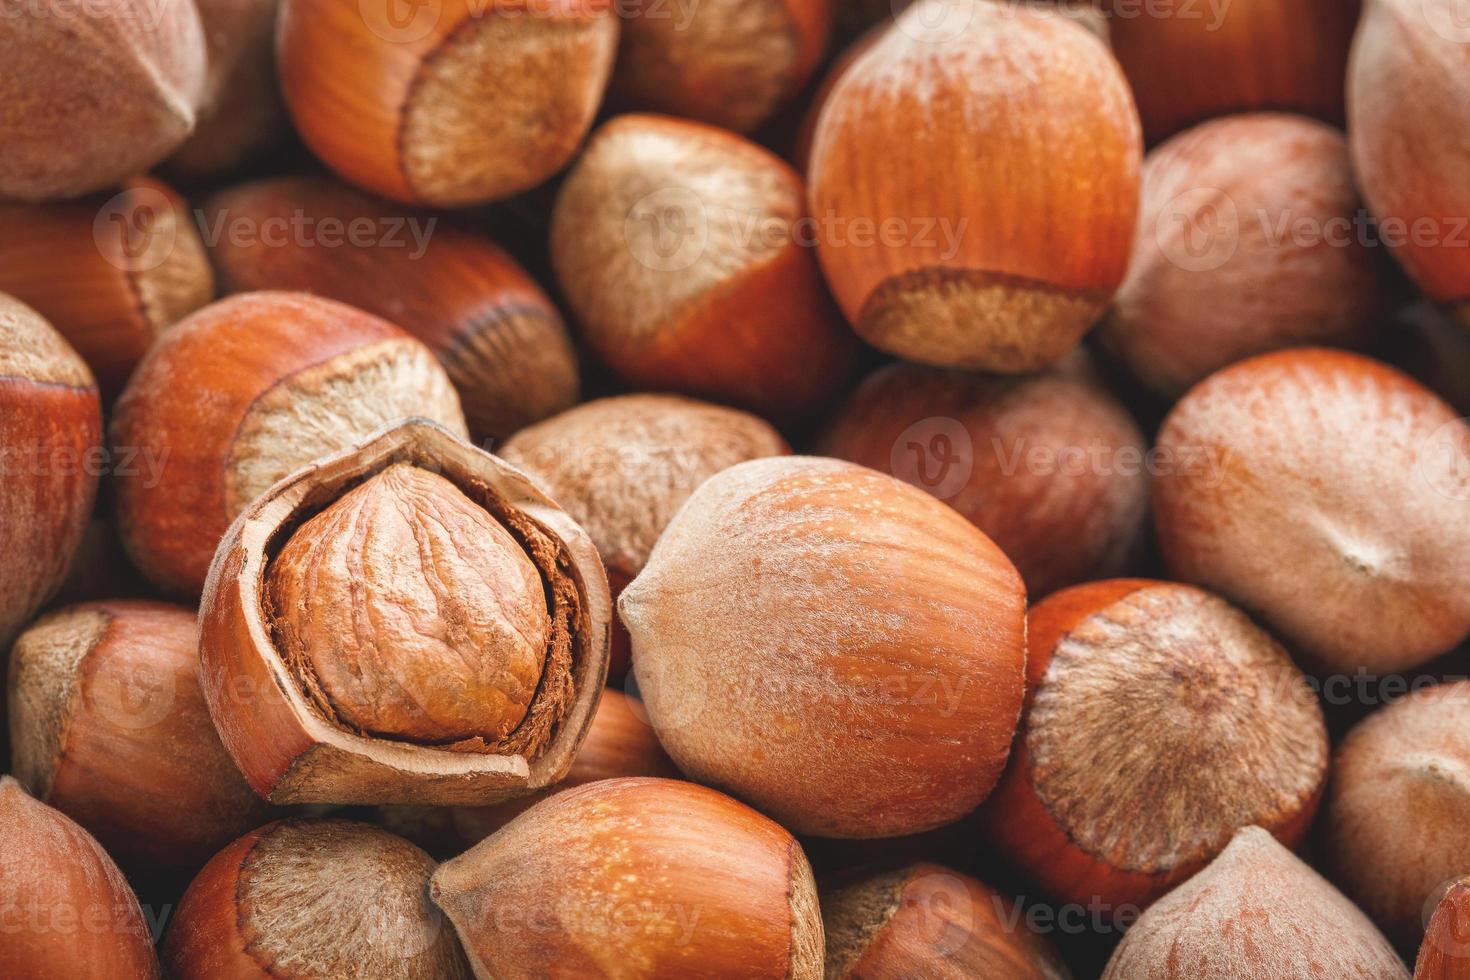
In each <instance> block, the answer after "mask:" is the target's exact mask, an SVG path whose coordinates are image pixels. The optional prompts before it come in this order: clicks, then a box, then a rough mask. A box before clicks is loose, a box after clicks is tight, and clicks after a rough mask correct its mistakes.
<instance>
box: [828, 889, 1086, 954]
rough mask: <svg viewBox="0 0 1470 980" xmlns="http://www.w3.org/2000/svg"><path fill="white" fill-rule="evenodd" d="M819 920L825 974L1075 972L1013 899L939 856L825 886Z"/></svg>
mask: <svg viewBox="0 0 1470 980" xmlns="http://www.w3.org/2000/svg"><path fill="white" fill-rule="evenodd" d="M1013 916H1014V917H1013ZM822 922H823V925H824V927H825V930H826V934H827V970H826V976H827V978H828V980H902V978H905V977H926V978H929V980H968V978H975V977H979V978H995V980H1000V978H1005V980H1070V978H1071V976H1072V974H1071V973H1070V972H1069V971H1068V970H1067V967H1066V965H1065V964H1064V963H1063V962H1062V958H1061V957H1060V956H1058V955H1057V951H1056V950H1055V949H1054V948H1053V946H1052V944H1051V943H1050V942H1049V941H1048V940H1047V939H1046V937H1045V936H1043V935H1042V934H1040V933H1038V932H1034V931H1032V930H1031V929H1030V928H1029V927H1028V926H1027V925H1026V923H1025V922H1024V920H1023V919H1022V917H1021V912H1020V910H1018V909H1017V908H1016V907H1015V903H1013V902H1011V901H1010V900H1008V899H1007V898H1006V897H1005V896H1003V895H1001V894H1000V893H999V892H997V891H995V890H994V889H992V888H990V887H988V886H987V885H985V884H982V883H981V882H979V881H976V880H975V879H974V878H971V877H970V876H968V875H962V874H960V873H959V872H957V871H951V870H950V869H949V868H946V867H943V866H942V865H938V864H930V863H927V862H920V863H917V864H908V865H904V866H903V867H900V868H897V869H893V870H884V871H875V872H868V873H865V874H863V875H861V876H859V877H857V878H856V879H855V880H852V881H848V882H844V883H843V884H841V885H840V886H838V887H835V888H832V889H831V890H826V889H824V890H823V894H822Z"/></svg>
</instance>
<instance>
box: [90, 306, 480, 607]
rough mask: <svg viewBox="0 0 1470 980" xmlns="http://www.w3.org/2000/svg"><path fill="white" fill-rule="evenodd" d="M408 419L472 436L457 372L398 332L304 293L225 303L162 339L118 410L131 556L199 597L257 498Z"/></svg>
mask: <svg viewBox="0 0 1470 980" xmlns="http://www.w3.org/2000/svg"><path fill="white" fill-rule="evenodd" d="M200 390H207V391H208V392H209V397H208V398H200V397H199V396H198V394H197V392H198V391H200ZM409 416H423V417H426V418H429V419H432V420H434V421H436V422H438V423H440V424H441V425H444V426H446V427H448V428H449V429H450V430H451V431H453V432H455V433H456V434H457V435H461V436H462V435H465V434H466V427H465V422H464V415H463V412H462V411H461V409H460V403H459V397H458V395H456V394H455V391H454V386H453V384H452V383H451V382H450V380H449V377H448V375H447V374H446V373H445V372H444V369H443V368H442V367H441V366H440V364H439V362H438V360H437V359H435V357H434V355H433V354H432V353H431V352H430V351H429V349H428V348H427V347H425V346H424V345H423V344H422V343H420V342H419V341H417V340H415V339H414V338H413V337H411V336H409V335H408V334H407V333H405V332H404V331H403V330H401V329H399V328H398V327H395V326H393V325H392V324H390V323H388V322H387V321H385V320H380V319H378V318H377V317H375V316H372V315H370V314H367V313H364V312H362V311H361V310H357V309H354V308H352V307H350V306H347V305H345V304H343V303H338V302H335V301H333V300H327V299H321V298H318V297H315V296H309V295H306V294H305V293H285V292H258V293H244V294H241V295H238V296H232V297H229V298H228V299H223V300H220V301H219V302H217V303H213V304H211V305H209V306H207V307H205V308H204V309H202V310H200V311H198V312H197V313H195V314H193V315H192V316H190V317H188V318H186V319H185V320H184V321H183V322H181V323H179V324H178V325H177V326H175V327H174V328H173V329H171V330H169V331H168V332H166V333H165V334H164V335H163V336H162V337H161V338H160V339H159V341H158V343H156V344H155V345H154V346H153V348H152V349H151V350H150V351H149V352H148V354H147V356H146V357H145V358H144V359H143V362H142V363H141V364H140V365H139V366H138V369H137V371H136V372H134V374H133V377H132V380H131V381H129V383H128V386H127V388H126V389H125V390H124V391H123V394H122V397H121V398H119V399H118V402H117V407H116V410H115V411H114V413H113V418H112V430H111V436H112V445H113V447H114V448H115V449H116V450H117V451H118V452H120V453H122V452H127V453H128V454H129V456H130V460H131V462H132V463H133V464H134V465H133V466H132V467H131V468H130V471H129V472H127V473H125V474H124V473H120V474H119V479H118V480H117V481H116V487H117V514H118V529H119V531H120V532H121V534H122V536H123V543H124V545H125V546H126V547H127V550H128V554H129V556H130V557H131V558H132V559H133V561H134V563H135V564H137V566H138V567H139V568H140V569H141V570H142V571H143V573H144V574H145V575H147V576H148V577H149V578H150V579H151V580H152V581H153V582H154V583H155V584H157V585H158V586H159V587H161V588H163V589H164V590H166V591H168V592H170V593H175V594H179V595H189V596H193V595H198V593H199V590H200V588H201V587H202V586H203V584H204V576H205V574H206V573H207V572H208V570H209V562H210V559H211V558H212V557H213V556H214V551H215V547H216V545H218V544H219V540H220V538H221V537H223V536H224V533H225V531H226V530H227V529H228V528H229V526H230V522H231V521H233V520H234V519H235V518H236V517H237V516H238V515H239V514H240V512H241V511H243V510H244V509H245V508H246V507H247V506H248V505H249V504H250V502H251V501H252V500H254V499H255V498H256V497H257V496H259V495H260V494H261V493H263V492H264V491H265V490H267V489H268V488H269V487H270V486H271V484H273V483H275V482H276V481H277V480H279V479H281V478H282V477H285V476H287V475H289V474H290V473H292V472H294V471H295V470H297V469H299V468H300V467H302V466H305V465H306V464H307V463H310V462H311V461H312V460H314V459H317V458H319V457H321V456H326V455H330V454H331V453H334V452H337V451H339V450H342V449H345V448H347V447H348V446H351V445H354V444H355V443H357V442H359V441H361V440H362V439H364V438H366V437H367V436H368V435H370V434H372V433H373V432H375V431H376V430H378V429H379V428H381V427H382V426H384V425H388V424H390V423H393V422H395V421H398V420H399V419H403V418H407V417H409Z"/></svg>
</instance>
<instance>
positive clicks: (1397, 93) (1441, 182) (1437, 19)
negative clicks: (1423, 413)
mask: <svg viewBox="0 0 1470 980" xmlns="http://www.w3.org/2000/svg"><path fill="white" fill-rule="evenodd" d="M1467 57H1470V32H1467V31H1466V29H1465V13H1464V10H1463V8H1460V7H1458V6H1457V5H1456V0H1367V3H1365V4H1364V14H1363V23H1362V25H1361V26H1360V27H1359V29H1358V35H1357V40H1356V41H1355V42H1354V44H1353V52H1352V63H1351V66H1350V69H1349V72H1348V115H1349V119H1348V135H1349V137H1350V140H1351V142H1352V150H1353V167H1354V168H1355V170H1356V171H1357V175H1358V183H1359V185H1360V186H1361V187H1362V188H1363V196H1364V197H1365V198H1366V199H1367V201H1368V207H1369V209H1370V210H1372V212H1373V215H1374V217H1376V218H1377V219H1378V226H1379V229H1380V231H1381V232H1382V233H1383V238H1384V241H1386V242H1387V243H1388V244H1389V245H1390V247H1392V249H1393V254H1394V255H1395V257H1397V258H1398V260H1399V261H1400V262H1401V263H1402V264H1403V266H1404V268H1405V269H1407V270H1408V272H1409V275H1410V277H1412V278H1413V280H1414V281H1415V282H1416V283H1417V284H1418V285H1419V288H1420V289H1422V290H1424V292H1425V294H1426V295H1428V296H1429V298H1430V299H1432V300H1434V301H1435V302H1437V303H1442V304H1444V305H1445V306H1446V307H1448V308H1449V309H1450V310H1451V311H1452V312H1454V313H1455V314H1456V315H1457V316H1458V318H1459V320H1460V322H1461V323H1462V324H1464V325H1465V326H1466V327H1470V248H1467V247H1466V241H1465V235H1466V221H1467V220H1470V186H1467V181H1466V180H1465V171H1464V163H1465V131H1464V121H1465V119H1466V118H1467V117H1470V73H1467V72H1466V70H1465V65H1466V59H1467Z"/></svg>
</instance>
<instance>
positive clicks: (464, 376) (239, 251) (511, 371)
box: [205, 177, 579, 439]
mask: <svg viewBox="0 0 1470 980" xmlns="http://www.w3.org/2000/svg"><path fill="white" fill-rule="evenodd" d="M205 212H206V214H205V222H206V226H207V227H211V228H215V229H217V230H219V231H220V232H221V237H220V239H219V241H218V243H217V244H216V245H215V246H214V248H213V249H212V250H211V255H212V257H213V259H214V262H215V265H216V266H217V267H218V269H219V273H220V280H221V283H222V285H223V287H224V289H225V290H226V291H228V292H245V291H249V290H253V289H298V290H302V291H304V292H309V293H315V294H317V295H318V296H326V297H328V298H330V299H335V300H340V301H341V302H344V303H349V304H351V305H353V306H356V307H358V308H359V309H363V310H366V311H367V312H369V313H373V314H375V315H377V316H381V317H383V318H384V319H387V320H390V321H391V322H393V323H396V324H398V325H399V326H401V327H403V328H404V329H405V330H407V331H408V332H409V333H411V334H413V335H414V336H415V337H417V338H418V339H419V340H421V341H423V342H424V343H425V344H427V345H428V347H429V349H430V350H432V351H433V352H434V354H435V355H436V356H437V357H438V358H439V361H440V363H442V364H443V365H444V370H445V371H447V372H448V374H449V378H450V380H451V381H453V382H454V386H455V389H456V390H457V391H458V392H459V397H460V401H461V403H463V405H464V411H465V416H466V418H467V419H468V421H469V425H470V429H471V431H473V432H475V433H476V434H478V435H480V436H483V437H486V438H493V439H503V438H505V437H506V436H508V435H510V434H511V433H512V432H515V431H516V430H517V429H520V428H522V427H524V426H527V425H530V424H531V423H532V422H537V421H540V420H541V419H543V418H546V417H547V416H549V415H554V414H555V413H557V412H560V411H562V410H563V409H565V408H569V407H571V406H572V405H573V404H575V403H576V401H577V395H578V385H579V380H578V368H577V352H576V351H575V350H574V349H573V347H572V342H571V338H570V336H569V335H568V334H567V329H566V326H565V324H563V323H562V319H561V314H559V313H558V312H557V311H556V307H554V306H553V305H552V304H551V301H550V300H549V299H547V298H546V295H545V293H543V292H542V291H541V288H540V287H539V286H537V285H536V282H535V280H533V279H532V278H531V277H530V276H529V275H527V273H526V271H525V270H524V269H522V268H521V267H520V265H519V264H518V263H517V262H516V260H515V259H513V258H511V257H510V256H509V255H508V254H506V253H505V252H504V251H502V250H501V249H500V248H499V247H497V246H496V245H495V244H494V243H493V242H491V241H490V240H489V239H488V238H485V237H484V236H482V235H478V234H475V233H473V232H470V231H467V230H464V229H461V228H457V227H453V226H451V225H449V224H447V223H445V222H444V220H443V219H440V218H437V217H432V216H430V215H427V214H419V213H414V212H412V211H409V210H407V209H405V208H401V207H395V206H393V205H389V204H386V203H384V202H381V201H378V200H375V199H373V198H370V197H367V196H366V195H363V194H359V193H358V192H357V191H354V190H352V189H350V188H348V187H346V186H344V185H342V184H339V183H337V182H336V181H333V180H327V179H323V178H312V177H279V178H272V179H266V180H257V181H252V182H250V183H248V184H242V185H240V186H239V187H235V188H232V189H230V190H227V191H224V192H222V193H220V194H217V195H215V197H213V198H212V199H211V200H210V201H209V202H208V203H207V204H206V206H205ZM295 222H301V224H300V225H297V224H294V223H295ZM238 223H244V226H245V227H246V228H249V229H258V230H262V231H263V230H265V229H268V228H272V227H279V228H286V227H293V228H294V227H300V228H302V229H303V230H302V231H301V232H300V233H298V234H297V235H296V236H295V237H293V236H291V235H287V236H286V237H285V238H282V239H278V240H272V239H270V238H268V237H265V236H251V237H249V238H241V239H240V240H238V241H236V240H232V238H231V235H230V229H231V228H233V227H235V226H236V225H237V224H238ZM333 223H335V225H336V228H337V229H339V230H348V231H350V230H351V229H353V228H357V227H360V226H363V227H369V228H371V229H373V237H372V239H371V240H361V241H360V240H359V239H358V238H356V237H354V236H353V235H351V234H348V235H346V237H345V238H343V239H342V240H341V241H337V240H336V239H334V238H332V237H329V236H332V235H335V234H339V233H340V231H339V230H334V229H333Z"/></svg>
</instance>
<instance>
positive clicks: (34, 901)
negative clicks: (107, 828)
mask: <svg viewBox="0 0 1470 980" xmlns="http://www.w3.org/2000/svg"><path fill="white" fill-rule="evenodd" d="M0 884H3V886H4V889H5V898H4V909H5V919H6V925H5V928H4V929H3V930H0V968H3V970H4V973H5V976H6V977H9V978H13V980H30V978H42V977H58V978H59V977H78V978H80V977H107V978H109V980H158V976H159V972H158V959H157V958H156V957H155V956H154V954H153V940H152V939H151V938H150V936H149V933H148V926H147V923H146V922H145V920H144V918H143V910H142V908H141V907H139V905H138V898H137V896H136V895H134V894H133V890H132V888H130V887H129V886H128V882H127V879H125V878H124V877H123V874H122V872H121V871H119V870H118V867H117V865H116V864H114V863H113V861H112V858H110V857H108V856H107V852H106V851H104V850H103V849H102V847H101V846H100V845H99V844H98V843H97V842H96V841H95V840H93V839H92V837H91V835H89V834H88V833H87V832H86V831H85V830H83V829H82V828H81V827H78V826H77V825H76V824H75V823H72V821H71V820H69V819H67V818H66V817H65V816H63V815H62V814H60V813H58V812H57V811H55V810H53V809H51V808H50V807H49V806H46V805H45V804H44V803H38V802H36V801H35V800H33V799H31V798H30V797H29V796H27V795H26V791H25V790H24V789H22V788H21V785H20V783H18V782H16V781H15V780H14V779H11V778H10V777H9V776H0Z"/></svg>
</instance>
